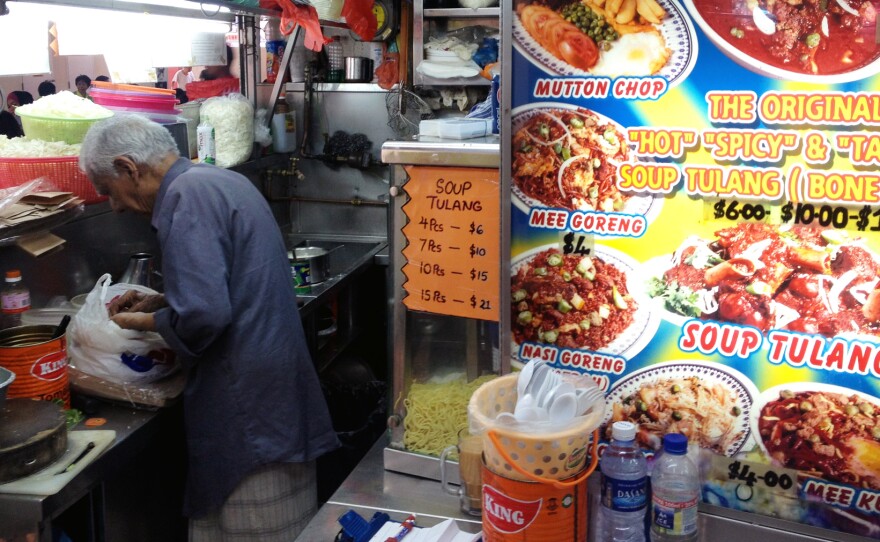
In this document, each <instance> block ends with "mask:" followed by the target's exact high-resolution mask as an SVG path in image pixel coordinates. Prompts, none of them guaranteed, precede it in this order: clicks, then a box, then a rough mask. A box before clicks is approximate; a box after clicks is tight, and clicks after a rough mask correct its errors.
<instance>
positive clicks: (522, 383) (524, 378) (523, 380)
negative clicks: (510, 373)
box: [516, 359, 544, 397]
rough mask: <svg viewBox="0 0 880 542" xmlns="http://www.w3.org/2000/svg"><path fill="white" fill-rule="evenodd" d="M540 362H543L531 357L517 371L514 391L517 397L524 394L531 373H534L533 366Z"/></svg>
mask: <svg viewBox="0 0 880 542" xmlns="http://www.w3.org/2000/svg"><path fill="white" fill-rule="evenodd" d="M542 363H544V362H543V361H541V360H539V359H533V360H531V361H529V362H528V363H526V364H525V366H524V367H523V368H522V370H521V371H520V372H519V376H518V377H517V378H516V393H517V395H518V396H519V397H522V396H523V395H525V393H526V386H528V384H529V381H530V380H531V379H532V375H534V374H535V366H536V365H540V364H542Z"/></svg>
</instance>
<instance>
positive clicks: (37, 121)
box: [16, 111, 113, 144]
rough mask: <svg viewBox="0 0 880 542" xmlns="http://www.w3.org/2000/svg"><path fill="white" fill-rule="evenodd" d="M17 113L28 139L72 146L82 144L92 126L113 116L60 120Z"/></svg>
mask: <svg viewBox="0 0 880 542" xmlns="http://www.w3.org/2000/svg"><path fill="white" fill-rule="evenodd" d="M16 113H17V114H18V116H19V117H21V127H22V128H23V129H24V135H26V136H27V137H29V138H31V139H42V140H43V141H64V142H65V143H70V144H75V143H82V141H83V139H85V137H86V132H88V131H89V128H90V127H91V126H92V124H94V123H96V122H98V121H99V120H103V119H105V118H108V117H112V116H113V113H112V112H111V113H110V114H109V115H107V116H106V117H101V118H96V119H58V118H49V117H36V116H32V115H27V114H25V115H22V114H21V113H19V112H18V111H16Z"/></svg>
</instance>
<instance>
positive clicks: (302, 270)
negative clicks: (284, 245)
mask: <svg viewBox="0 0 880 542" xmlns="http://www.w3.org/2000/svg"><path fill="white" fill-rule="evenodd" d="M290 265H291V266H292V267H293V271H294V273H296V275H297V277H296V278H297V283H298V284H299V283H301V284H299V285H300V286H311V285H312V284H318V283H320V282H324V281H325V280H327V279H328V278H329V277H330V252H329V251H328V250H326V249H323V248H320V247H297V248H294V249H293V259H292V260H291V261H290Z"/></svg>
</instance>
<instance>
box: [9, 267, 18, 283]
mask: <svg viewBox="0 0 880 542" xmlns="http://www.w3.org/2000/svg"><path fill="white" fill-rule="evenodd" d="M20 280H21V271H19V270H18V269H10V270H9V271H7V272H6V282H18V281H20Z"/></svg>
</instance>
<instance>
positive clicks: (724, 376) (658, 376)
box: [604, 360, 758, 457]
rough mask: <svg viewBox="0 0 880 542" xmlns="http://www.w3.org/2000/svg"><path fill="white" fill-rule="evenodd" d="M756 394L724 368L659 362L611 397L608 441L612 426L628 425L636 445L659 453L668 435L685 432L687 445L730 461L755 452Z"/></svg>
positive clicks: (628, 380)
mask: <svg viewBox="0 0 880 542" xmlns="http://www.w3.org/2000/svg"><path fill="white" fill-rule="evenodd" d="M757 394H758V390H757V388H755V385H754V384H753V383H752V381H751V380H749V379H748V377H746V376H745V375H744V374H742V373H741V372H739V371H737V370H736V369H733V368H732V367H728V366H726V365H723V364H721V363H711V362H706V361H700V360H680V361H666V362H662V363H657V364H654V365H651V366H649V367H645V368H644V369H640V370H638V371H635V372H633V373H631V374H629V375H628V376H626V377H624V378H623V379H621V380H620V381H618V382H617V383H616V384H614V386H613V387H612V388H611V390H610V391H609V392H608V395H607V396H606V398H605V402H606V405H609V407H608V408H607V409H606V411H607V415H606V420H605V422H604V423H605V424H606V428H607V433H608V434H607V435H606V436H607V437H608V438H610V436H611V435H610V431H611V425H612V424H613V423H614V422H618V421H628V422H632V423H634V424H636V425H637V426H638V429H637V433H636V441H637V442H638V443H639V444H640V445H641V446H642V447H644V448H647V449H651V450H655V451H659V450H660V449H661V448H662V442H663V436H664V435H666V434H667V433H682V434H684V435H685V436H687V437H688V442H694V443H697V444H698V445H699V446H700V447H701V448H704V449H707V450H711V451H713V452H715V453H718V454H721V455H725V456H728V457H732V456H734V455H736V454H738V453H740V452H744V451H748V450H749V449H751V448H752V447H754V443H753V442H752V440H751V438H750V435H751V430H750V427H749V419H750V418H749V415H750V413H751V410H752V402H753V400H754V397H755V396H756V395H757Z"/></svg>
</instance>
